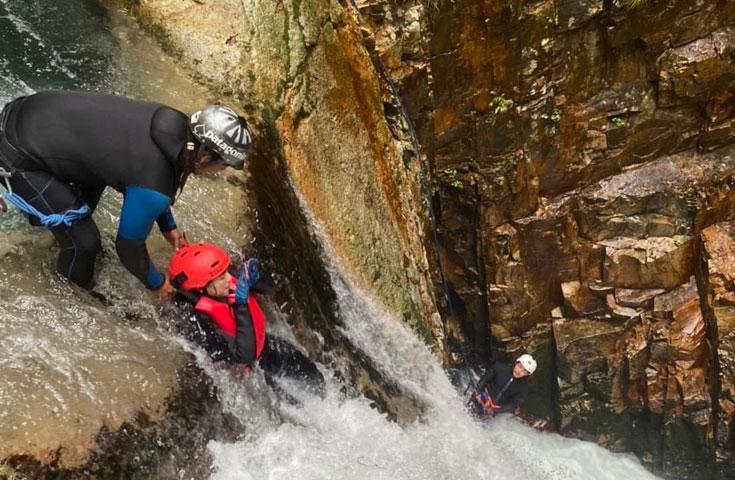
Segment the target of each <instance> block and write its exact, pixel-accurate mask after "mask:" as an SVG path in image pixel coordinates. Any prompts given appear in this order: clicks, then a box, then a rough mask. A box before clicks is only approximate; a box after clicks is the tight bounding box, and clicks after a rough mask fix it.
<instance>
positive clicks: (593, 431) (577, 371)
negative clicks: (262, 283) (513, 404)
mask: <svg viewBox="0 0 735 480" xmlns="http://www.w3.org/2000/svg"><path fill="white" fill-rule="evenodd" d="M137 3H138V6H137V8H138V10H139V14H140V15H139V16H140V18H142V19H143V21H144V22H148V23H149V25H151V26H152V29H153V30H154V31H157V29H158V31H159V33H160V36H161V39H162V41H163V42H164V43H166V44H168V45H169V46H170V47H171V48H172V49H173V50H174V51H177V52H178V53H179V55H180V56H181V58H182V59H183V61H184V62H185V63H187V64H188V65H189V66H190V67H191V68H192V69H193V70H194V71H196V72H198V74H199V75H201V76H202V77H203V78H205V79H207V80H209V81H211V82H214V83H216V84H217V85H219V86H220V88H221V89H222V90H223V91H225V92H227V93H229V94H231V95H233V96H235V97H237V98H239V99H240V100H241V101H242V104H243V107H244V108H247V109H248V110H249V111H250V112H251V113H253V114H254V115H255V116H260V117H261V118H263V125H262V128H268V129H272V130H274V131H276V132H277V136H278V138H279V139H280V141H281V143H282V148H283V152H284V154H285V156H284V158H285V162H286V163H287V167H288V170H289V172H290V174H291V176H292V178H293V181H294V183H295V185H296V187H297V190H298V191H299V192H300V193H301V195H302V197H303V200H304V202H305V203H306V205H307V206H308V207H309V209H310V210H311V211H312V213H313V214H314V216H315V217H316V218H317V219H318V220H319V221H320V222H321V223H322V224H323V225H324V230H325V233H326V234H327V236H328V237H329V239H330V241H331V243H332V244H333V246H334V248H335V253H336V254H337V256H338V258H340V259H341V261H342V262H343V263H344V264H345V266H346V267H347V269H348V270H350V271H351V272H352V274H353V275H354V278H355V280H356V281H357V283H358V284H360V285H362V286H363V287H365V288H366V289H368V290H370V291H372V292H374V293H375V294H377V295H378V296H379V297H380V298H381V299H382V300H383V301H384V302H385V304H386V305H387V306H388V307H389V308H391V309H392V310H393V311H395V312H398V313H399V314H401V315H403V317H404V318H405V319H406V320H407V321H408V322H409V323H411V324H412V325H414V326H416V327H417V328H418V329H419V330H420V331H422V332H423V333H424V334H425V335H426V337H427V338H429V339H431V341H433V342H434V344H435V346H436V347H437V351H439V352H442V353H443V354H444V359H445V360H446V361H447V363H448V364H451V363H453V362H455V361H462V360H465V361H466V360H470V361H477V359H478V358H479V359H481V360H486V359H487V358H488V355H489V354H490V353H491V348H490V346H491V345H499V355H500V356H501V357H503V358H512V357H513V356H514V355H516V354H517V353H519V352H521V351H524V350H527V351H532V352H535V353H536V354H537V356H538V357H539V358H540V360H541V366H540V368H539V372H538V374H536V375H534V377H533V383H534V385H533V392H534V395H533V396H532V397H531V398H530V399H529V401H528V402H527V405H526V406H527V410H528V411H529V412H530V413H533V414H535V415H541V416H548V417H551V418H552V419H554V420H555V421H556V422H557V423H558V426H559V427H560V429H561V431H562V432H563V433H566V434H569V435H577V436H582V437H585V438H591V439H593V440H596V441H598V442H600V443H602V444H604V445H606V446H608V447H610V448H614V449H620V450H632V451H635V452H636V453H637V454H638V455H639V456H641V458H643V460H644V461H645V462H647V463H648V464H649V465H651V466H652V467H653V468H656V469H658V471H660V472H663V473H664V474H667V475H668V476H672V477H676V476H677V475H679V474H680V473H682V472H683V473H686V474H688V475H693V476H696V475H704V476H705V477H706V476H707V475H710V474H713V473H712V472H718V473H717V474H722V475H725V476H726V475H728V474H729V473H728V472H731V471H732V468H733V463H732V462H733V460H732V455H733V452H734V451H735V435H734V434H733V428H734V427H733V425H734V424H735V422H733V414H734V412H735V408H733V405H735V399H734V398H733V388H732V385H731V384H732V382H733V373H734V372H733V368H732V365H731V364H732V355H733V351H734V348H735V347H734V346H733V341H735V340H733V328H732V325H731V324H732V323H733V322H732V321H731V318H730V317H732V315H731V313H732V311H731V310H732V304H733V303H734V301H733V298H735V286H734V285H733V282H732V272H731V271H730V270H731V267H730V265H729V264H728V261H729V260H728V258H731V255H732V253H731V252H732V238H733V236H732V226H731V223H732V221H733V220H734V219H735V213H734V212H735V208H734V207H735V194H734V193H733V187H734V186H735V185H733V183H734V182H735V147H733V143H734V142H733V141H734V140H735V126H734V124H733V122H734V121H735V120H734V119H735V94H734V93H733V92H734V91H735V90H734V89H733V86H734V84H735V67H734V63H733V55H734V53H733V52H734V47H733V45H734V43H733V39H735V34H734V33H733V32H734V30H733V29H734V28H735V1H732V0H712V1H705V0H672V1H663V0H642V1H638V0H511V1H494V0H492V1H491V0H463V1H455V0H343V1H339V2H338V1H336V0H275V1H274V0H268V1H266V0H263V1H258V0H242V1H236V0H222V1H217V2H214V1H210V0H197V1H193V0H187V1H171V0H147V1H146V0H140V1H139V2H137ZM162 25H163V27H162ZM434 226H435V227H436V239H437V240H438V244H439V248H438V256H437V255H436V254H435V248H434V247H435V245H434V236H433V233H432V229H433V227H434ZM730 263H732V262H730ZM442 279H445V280H446V281H447V286H448V289H449V295H448V296H447V295H445V291H444V285H443V284H442ZM437 309H438V310H439V311H440V312H441V319H440V318H439V316H438V315H437ZM442 319H443V320H442ZM478 354H479V357H478ZM715 460H716V461H717V462H719V464H718V467H717V468H716V469H714V470H708V469H707V468H703V467H698V465H699V464H700V463H702V462H704V463H705V464H707V465H713V462H714V461H715ZM707 461H709V463H707ZM713 468H714V467H713ZM728 469H730V470H728ZM683 473H682V474H683Z"/></svg>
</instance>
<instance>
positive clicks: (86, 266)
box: [0, 92, 191, 289]
mask: <svg viewBox="0 0 735 480" xmlns="http://www.w3.org/2000/svg"><path fill="white" fill-rule="evenodd" d="M0 137H4V139H5V140H6V141H7V143H8V144H9V145H10V146H11V147H8V148H6V146H7V144H6V142H2V145H3V148H2V150H1V151H0V166H2V165H3V164H4V165H5V166H6V167H9V170H11V171H13V176H12V178H11V180H10V184H11V186H12V188H13V191H14V193H16V194H18V195H19V196H20V197H22V198H23V199H24V200H25V201H26V202H28V203H29V204H30V205H31V206H33V207H34V208H35V209H36V210H38V211H39V212H41V213H42V214H44V215H50V214H54V213H62V212H65V211H67V210H70V209H78V208H80V207H81V206H82V205H83V204H85V203H86V204H87V205H89V207H90V208H91V209H92V210H94V208H95V207H96V206H97V203H98V201H99V199H100V196H101V195H102V192H103V191H104V189H105V188H106V187H108V186H109V187H112V188H114V189H115V190H117V191H119V192H120V193H122V194H123V196H124V201H123V207H122V211H121V213H120V224H119V228H118V233H117V240H116V248H117V253H118V255H119V257H120V261H121V262H122V263H123V265H124V266H125V267H126V268H127V269H128V270H129V271H130V272H131V273H133V275H135V276H136V277H137V278H138V279H139V280H140V281H141V282H143V283H144V284H145V286H146V287H147V288H149V289H158V288H160V287H161V285H162V284H163V281H164V277H163V275H161V273H160V272H159V271H158V270H157V269H156V268H155V266H154V265H153V264H152V263H151V261H150V258H149V256H148V252H147V250H146V246H145V240H146V238H147V236H148V234H149V233H150V230H151V227H152V226H153V222H154V221H156V222H157V223H158V225H159V228H160V229H161V231H163V232H166V231H170V230H173V229H174V228H176V223H175V222H174V218H173V215H172V214H171V209H170V206H171V203H172V201H173V198H174V195H175V192H176V190H177V188H178V182H179V180H178V179H179V175H178V173H179V172H177V170H176V166H175V164H176V160H177V158H178V156H179V154H180V153H181V151H182V150H183V148H184V145H185V144H186V142H187V141H188V140H189V139H190V138H191V137H190V133H189V123H188V117H187V116H186V115H185V114H184V113H182V112H179V111H177V110H174V109H172V108H169V107H166V106H164V105H160V104H157V103H152V102H141V101H135V100H131V99H128V98H124V97H120V96H115V95H102V94H97V93H84V92H40V93H36V94H34V95H30V96H27V97H21V98H18V99H16V100H14V101H13V102H11V103H9V104H8V105H6V107H5V109H4V110H3V112H2V124H0ZM31 223H34V219H33V218H31ZM34 224H39V223H38V222H35V223H34ZM51 231H52V232H53V234H54V236H55V237H56V240H57V241H58V242H59V243H60V244H61V251H60V253H59V260H58V264H57V268H58V271H59V273H61V274H62V275H64V276H66V277H67V278H69V279H70V280H71V281H73V282H75V283H77V284H79V285H81V286H83V287H90V286H91V283H92V275H93V272H94V260H95V257H96V256H97V253H98V252H99V250H100V234H99V231H98V230H97V226H96V225H95V223H94V221H93V220H92V218H91V216H88V217H85V218H82V219H79V220H76V221H74V223H73V224H72V225H71V226H69V227H67V226H65V225H63V224H62V225H60V226H57V227H53V228H52V229H51Z"/></svg>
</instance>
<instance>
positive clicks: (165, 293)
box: [155, 277, 176, 300]
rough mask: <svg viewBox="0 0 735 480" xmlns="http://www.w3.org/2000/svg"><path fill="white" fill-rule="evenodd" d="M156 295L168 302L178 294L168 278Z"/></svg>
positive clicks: (165, 278)
mask: <svg viewBox="0 0 735 480" xmlns="http://www.w3.org/2000/svg"><path fill="white" fill-rule="evenodd" d="M155 293H156V296H157V297H158V298H160V299H161V300H168V299H170V298H171V297H173V296H174V294H175V293H176V289H175V288H174V287H173V285H171V282H170V281H169V280H168V277H164V280H163V285H161V288H159V289H158V290H156V291H155Z"/></svg>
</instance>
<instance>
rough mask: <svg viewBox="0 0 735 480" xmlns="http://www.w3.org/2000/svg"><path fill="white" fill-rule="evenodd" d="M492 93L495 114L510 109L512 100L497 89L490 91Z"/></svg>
mask: <svg viewBox="0 0 735 480" xmlns="http://www.w3.org/2000/svg"><path fill="white" fill-rule="evenodd" d="M490 95H492V96H493V98H492V100H490V108H492V109H493V113H494V114H495V115H500V114H503V113H505V112H507V111H508V109H509V108H510V104H511V102H510V100H508V99H507V98H505V97H504V96H503V94H502V93H498V92H496V91H495V90H493V91H492V92H490Z"/></svg>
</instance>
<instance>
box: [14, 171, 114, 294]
mask: <svg viewBox="0 0 735 480" xmlns="http://www.w3.org/2000/svg"><path fill="white" fill-rule="evenodd" d="M10 184H11V186H12V187H13V191H14V192H15V193H17V194H18V195H20V196H21V197H23V199H24V200H25V201H26V202H28V203H29V204H31V205H32V206H33V207H34V208H36V209H37V210H38V211H39V212H41V213H44V214H47V215H48V214H51V213H62V212H65V211H66V210H69V209H70V208H73V209H76V208H79V207H81V206H82V203H83V202H82V201H81V200H80V199H79V198H78V197H77V195H76V194H75V193H74V192H73V190H72V188H71V187H70V186H69V185H67V184H66V183H64V182H60V181H59V180H57V179H56V178H54V177H53V176H52V175H51V174H49V173H47V172H42V171H18V172H16V173H15V174H13V177H12V179H11V180H10ZM100 193H101V192H100ZM31 224H32V225H36V226H39V225H40V223H39V222H38V220H37V219H35V218H34V217H31ZM51 232H52V233H53V234H54V237H55V238H56V240H57V241H58V242H59V245H60V246H61V251H60V252H59V259H58V262H57V264H56V269H57V270H58V272H59V273H60V274H62V275H63V276H65V277H66V278H68V279H69V280H71V281H72V282H74V283H76V284H77V285H79V286H81V287H83V288H87V289H88V288H91V287H92V276H93V274H94V260H95V258H96V257H97V253H98V252H99V250H100V248H101V242H100V232H99V230H98V229H97V225H96V224H95V223H94V221H93V220H92V217H85V218H82V219H79V220H76V221H75V222H74V223H72V225H71V226H70V227H67V226H65V225H61V226H58V227H55V228H52V229H51Z"/></svg>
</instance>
